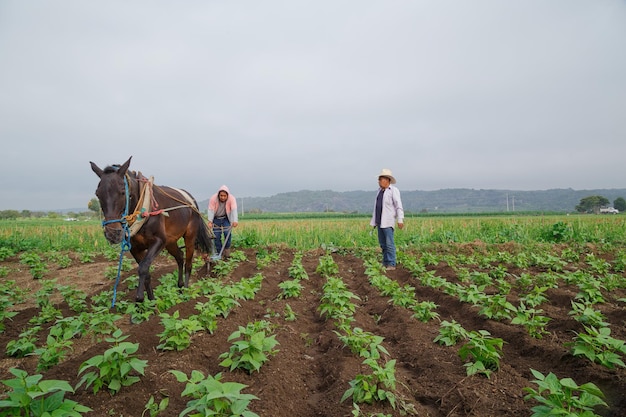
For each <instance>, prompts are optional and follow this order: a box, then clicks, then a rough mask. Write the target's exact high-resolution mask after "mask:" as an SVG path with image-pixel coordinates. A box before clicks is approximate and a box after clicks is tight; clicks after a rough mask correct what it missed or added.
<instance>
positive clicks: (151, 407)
mask: <svg viewBox="0 0 626 417" xmlns="http://www.w3.org/2000/svg"><path fill="white" fill-rule="evenodd" d="M169 403H170V398H169V397H163V398H162V399H161V401H159V402H158V403H157V402H156V401H155V399H154V396H153V395H151V396H150V398H149V399H148V402H147V403H146V405H145V407H144V410H143V412H142V413H141V417H144V416H145V415H146V412H147V413H148V414H149V415H150V417H156V416H158V415H159V414H160V413H161V412H162V411H165V410H166V409H167V406H168V405H169Z"/></svg>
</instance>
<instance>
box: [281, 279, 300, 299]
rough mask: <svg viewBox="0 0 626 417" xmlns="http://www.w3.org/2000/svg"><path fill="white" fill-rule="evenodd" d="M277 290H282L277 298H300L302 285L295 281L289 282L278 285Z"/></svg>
mask: <svg viewBox="0 0 626 417" xmlns="http://www.w3.org/2000/svg"><path fill="white" fill-rule="evenodd" d="M278 288H280V289H281V290H282V293H281V294H280V295H279V298H296V297H299V296H300V293H301V291H302V284H300V283H299V282H298V281H296V280H289V281H283V282H281V283H279V284H278Z"/></svg>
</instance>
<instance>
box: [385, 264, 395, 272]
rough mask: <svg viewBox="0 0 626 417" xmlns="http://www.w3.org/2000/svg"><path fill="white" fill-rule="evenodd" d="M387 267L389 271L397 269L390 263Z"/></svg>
mask: <svg viewBox="0 0 626 417" xmlns="http://www.w3.org/2000/svg"><path fill="white" fill-rule="evenodd" d="M385 269H386V270H387V271H395V270H396V267H395V266H393V265H388V266H386V267H385Z"/></svg>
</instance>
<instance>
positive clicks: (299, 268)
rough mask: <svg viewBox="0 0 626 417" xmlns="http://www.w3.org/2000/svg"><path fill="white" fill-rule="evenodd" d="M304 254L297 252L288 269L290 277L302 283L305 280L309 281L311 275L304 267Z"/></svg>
mask: <svg viewBox="0 0 626 417" xmlns="http://www.w3.org/2000/svg"><path fill="white" fill-rule="evenodd" d="M302 257H303V254H302V252H301V251H300V252H296V253H295V254H294V256H293V260H292V261H291V265H290V266H289V268H288V269H287V271H288V273H289V277H290V278H292V279H294V280H297V281H300V280H303V279H309V274H307V272H306V270H305V269H304V266H303V265H302Z"/></svg>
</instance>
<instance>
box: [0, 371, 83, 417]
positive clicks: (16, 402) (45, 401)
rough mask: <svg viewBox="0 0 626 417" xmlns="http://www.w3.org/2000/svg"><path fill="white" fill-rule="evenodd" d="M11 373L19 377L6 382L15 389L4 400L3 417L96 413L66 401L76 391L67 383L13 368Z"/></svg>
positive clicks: (73, 416) (0, 408)
mask: <svg viewBox="0 0 626 417" xmlns="http://www.w3.org/2000/svg"><path fill="white" fill-rule="evenodd" d="M9 372H10V373H11V374H12V375H14V376H15V378H13V379H6V380H3V381H2V383H3V384H4V385H6V386H7V387H9V388H11V391H9V392H8V393H7V394H6V398H3V399H1V400H0V416H2V417H19V416H22V415H23V416H28V417H48V416H53V417H79V416H81V415H83V413H87V412H89V411H92V410H91V408H89V407H86V406H84V405H81V404H79V403H77V402H76V401H72V400H69V399H66V398H65V394H66V393H68V392H71V393H73V392H74V390H73V389H72V387H71V386H70V384H69V383H68V382H67V381H61V380H56V379H48V380H44V379H42V378H43V376H42V375H40V374H37V375H28V372H26V371H23V370H21V369H16V368H11V369H9Z"/></svg>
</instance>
